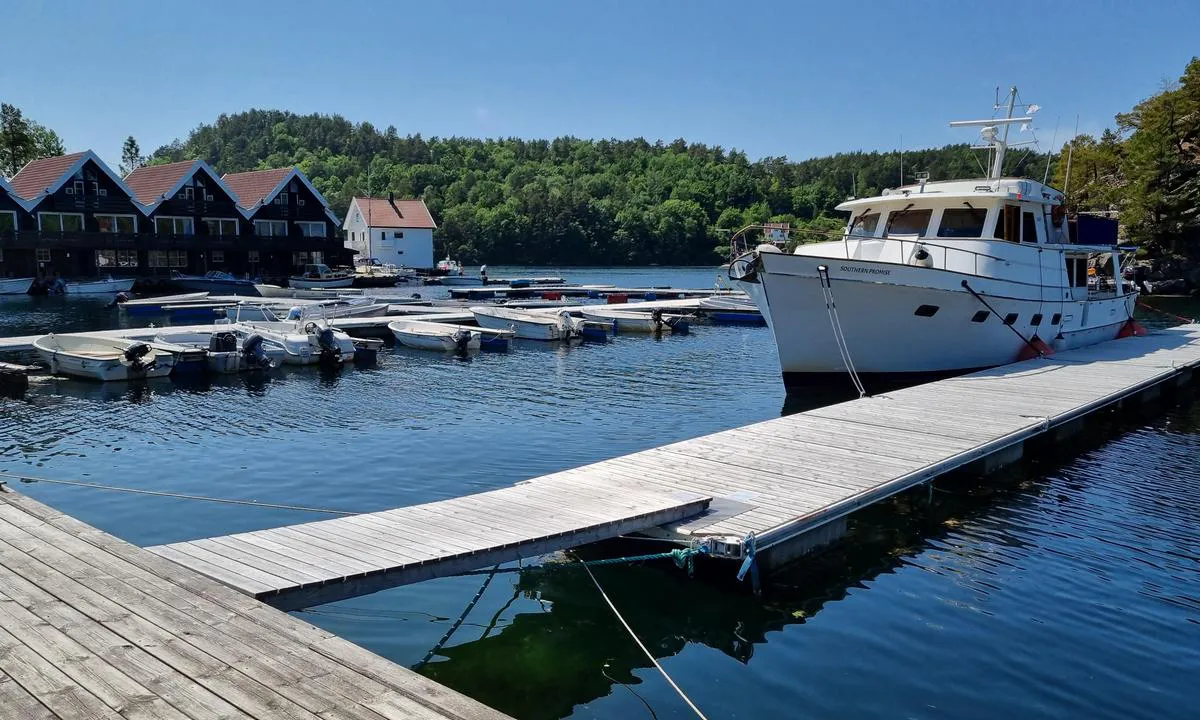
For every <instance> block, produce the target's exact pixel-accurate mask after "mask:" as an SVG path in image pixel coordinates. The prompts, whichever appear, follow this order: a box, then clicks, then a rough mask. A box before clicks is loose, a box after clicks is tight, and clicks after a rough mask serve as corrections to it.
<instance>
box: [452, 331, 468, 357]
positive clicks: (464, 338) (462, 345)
mask: <svg viewBox="0 0 1200 720" xmlns="http://www.w3.org/2000/svg"><path fill="white" fill-rule="evenodd" d="M451 337H452V338H453V339H454V348H455V349H456V350H457V351H458V352H460V353H465V352H466V351H467V347H468V346H469V345H470V344H471V333H470V332H469V331H467V330H458V331H457V332H455V333H454V335H452V336H451Z"/></svg>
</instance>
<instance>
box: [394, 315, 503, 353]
mask: <svg viewBox="0 0 1200 720" xmlns="http://www.w3.org/2000/svg"><path fill="white" fill-rule="evenodd" d="M388 330H391V331H392V335H394V336H395V337H396V342H398V343H400V344H401V345H403V346H405V347H410V348H415V349H418V350H437V351H441V352H472V351H475V350H478V349H479V348H480V346H481V345H482V342H483V333H482V332H480V331H478V330H467V329H464V328H455V327H450V326H446V325H439V324H438V323H431V322H422V321H420V320H396V321H395V322H390V323H388Z"/></svg>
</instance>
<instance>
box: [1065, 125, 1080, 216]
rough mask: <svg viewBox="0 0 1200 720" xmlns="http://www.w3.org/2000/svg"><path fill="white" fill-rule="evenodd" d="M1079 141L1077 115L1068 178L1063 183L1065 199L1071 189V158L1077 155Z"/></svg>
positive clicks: (1069, 158)
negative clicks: (1076, 147) (1076, 143)
mask: <svg viewBox="0 0 1200 720" xmlns="http://www.w3.org/2000/svg"><path fill="white" fill-rule="evenodd" d="M1077 139H1079V115H1078V114H1076V115H1075V134H1074V135H1072V136H1071V147H1069V148H1067V178H1066V180H1064V181H1063V198H1064V199H1065V198H1066V197H1067V192H1069V191H1070V189H1071V157H1072V156H1074V155H1075V141H1076V140H1077Z"/></svg>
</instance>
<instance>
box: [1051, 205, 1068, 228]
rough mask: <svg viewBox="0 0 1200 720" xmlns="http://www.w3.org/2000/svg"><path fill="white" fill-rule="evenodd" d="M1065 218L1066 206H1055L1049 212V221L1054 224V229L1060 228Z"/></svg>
mask: <svg viewBox="0 0 1200 720" xmlns="http://www.w3.org/2000/svg"><path fill="white" fill-rule="evenodd" d="M1066 216H1067V206H1066V205H1055V206H1054V209H1052V210H1051V211H1050V220H1051V222H1053V223H1054V227H1062V224H1063V218H1065V217H1066Z"/></svg>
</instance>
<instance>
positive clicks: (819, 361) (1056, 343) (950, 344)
mask: <svg viewBox="0 0 1200 720" xmlns="http://www.w3.org/2000/svg"><path fill="white" fill-rule="evenodd" d="M757 262H758V263H759V265H758V271H757V273H754V274H752V276H751V277H748V278H746V279H745V280H741V281H739V285H740V286H741V287H742V289H744V290H745V291H746V292H747V293H748V294H749V295H750V296H751V298H753V299H754V301H755V303H756V304H757V305H758V307H759V308H760V309H761V310H762V312H763V316H764V317H765V318H766V320H767V324H768V325H769V326H770V328H771V332H772V333H773V334H774V336H775V343H776V347H777V348H778V351H779V363H780V368H781V370H782V372H783V376H784V382H785V384H788V385H796V384H800V383H801V381H802V380H803V379H804V378H805V376H810V375H812V376H818V375H820V374H826V373H827V374H844V373H846V361H845V360H844V359H843V357H842V353H841V351H840V350H839V347H838V343H837V340H836V337H837V336H836V335H835V331H834V319H835V318H836V320H837V321H838V323H840V328H841V333H842V335H843V336H844V338H845V347H846V349H847V350H848V353H849V358H850V361H851V363H852V364H853V366H854V368H855V370H856V371H857V372H858V373H859V374H860V375H861V376H864V377H869V376H882V377H894V378H901V377H903V376H909V377H911V378H913V379H914V380H917V379H919V378H920V377H921V375H923V374H938V373H941V374H952V373H957V372H965V371H969V370H975V369H980V368H987V367H994V366H997V365H1004V364H1007V363H1010V362H1014V361H1016V360H1018V359H1020V358H1021V357H1022V356H1023V354H1026V353H1027V352H1028V351H1029V350H1030V348H1029V345H1028V344H1027V342H1026V340H1025V339H1023V338H1029V339H1032V338H1034V337H1035V336H1036V337H1039V338H1041V339H1042V340H1043V341H1045V342H1046V343H1047V344H1048V345H1050V346H1051V347H1052V348H1053V349H1055V350H1065V349H1069V348H1074V347H1082V346H1085V345H1090V344H1094V343H1098V342H1103V341H1105V340H1111V339H1113V338H1115V337H1116V336H1117V334H1118V333H1119V332H1120V330H1121V328H1122V327H1123V326H1124V325H1125V324H1126V322H1127V321H1128V320H1129V318H1130V317H1131V316H1132V313H1133V305H1134V299H1135V297H1136V296H1135V295H1123V296H1117V297H1114V298H1110V299H1107V300H1091V301H1084V300H1072V299H1069V298H1067V297H1061V296H1062V295H1064V294H1067V293H1064V292H1063V291H1062V289H1061V288H1051V287H1042V286H1039V285H1034V284H1027V283H1020V282H1014V281H1008V280H1002V279H997V278H988V277H980V276H975V275H968V274H965V273H957V272H952V271H947V270H933V269H928V268H920V267H912V266H906V265H899V264H893V263H878V262H868V261H861V260H839V259H836V258H821V257H815V256H803V255H784V254H782V253H763V254H762V255H760V256H759V258H758V260H757ZM821 266H824V267H826V268H827V272H828V275H829V289H830V294H831V296H832V299H833V306H834V308H836V315H835V316H834V317H831V313H830V309H829V307H828V304H827V302H826V295H825V293H824V292H823V290H822V283H821V277H820V274H819V270H818V268H819V267H821ZM963 281H967V283H968V284H969V286H970V287H971V289H973V290H975V291H976V292H977V293H979V294H980V295H981V296H982V300H981V299H980V298H977V297H975V296H974V295H972V294H971V292H969V291H968V290H967V289H966V288H965V287H964V286H963ZM1054 294H1057V295H1059V296H1060V297H1052V295H1054ZM984 301H986V303H987V305H990V306H991V309H990V310H989V308H988V307H986V306H985V305H984Z"/></svg>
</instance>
